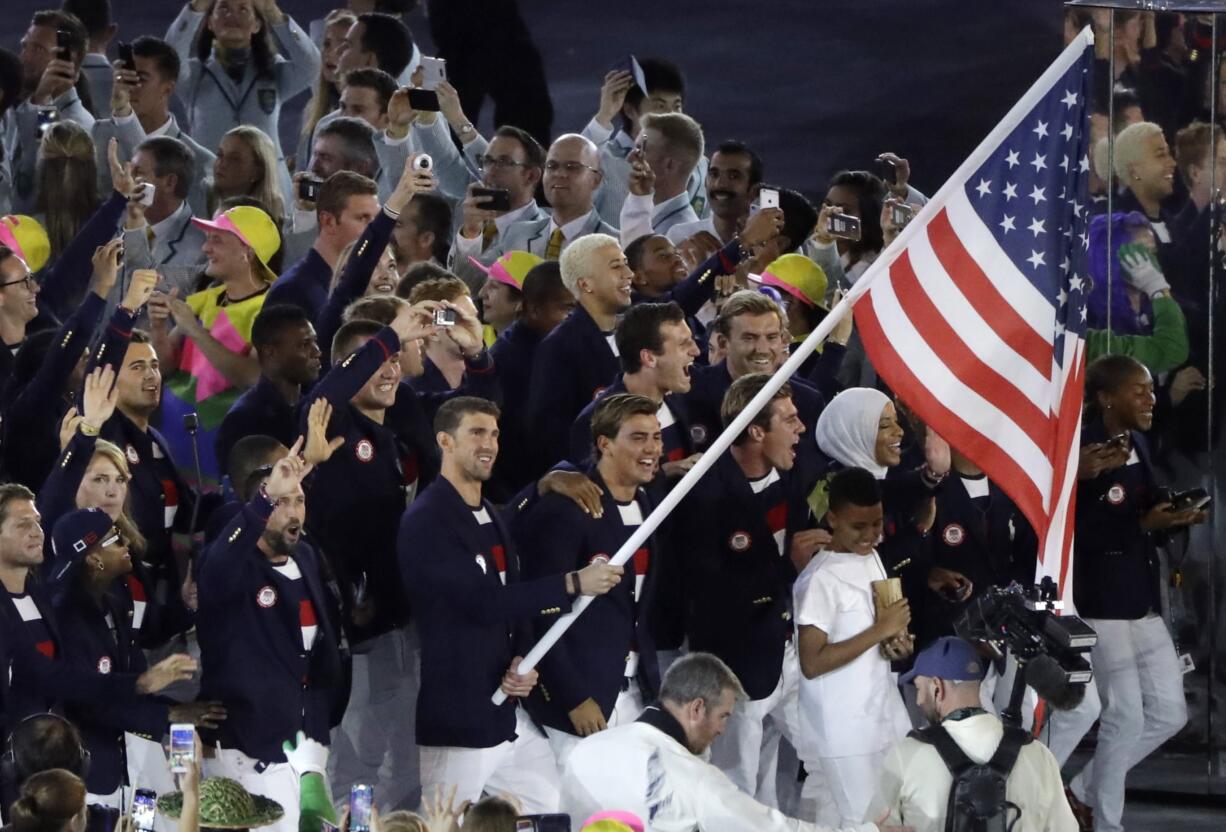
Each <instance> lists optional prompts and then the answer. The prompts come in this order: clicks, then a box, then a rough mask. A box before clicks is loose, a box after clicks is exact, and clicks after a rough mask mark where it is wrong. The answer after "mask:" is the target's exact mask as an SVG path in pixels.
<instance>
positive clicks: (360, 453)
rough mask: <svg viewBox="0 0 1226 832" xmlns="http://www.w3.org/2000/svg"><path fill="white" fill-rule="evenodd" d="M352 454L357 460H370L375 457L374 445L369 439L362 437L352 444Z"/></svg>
mask: <svg viewBox="0 0 1226 832" xmlns="http://www.w3.org/2000/svg"><path fill="white" fill-rule="evenodd" d="M353 454H354V456H356V457H357V458H358V462H370V461H371V460H372V459H374V458H375V446H374V445H373V444H371V441H370V440H369V439H363V440H362V441H361V442H359V443H358V444H357V445H355V446H354V448H353Z"/></svg>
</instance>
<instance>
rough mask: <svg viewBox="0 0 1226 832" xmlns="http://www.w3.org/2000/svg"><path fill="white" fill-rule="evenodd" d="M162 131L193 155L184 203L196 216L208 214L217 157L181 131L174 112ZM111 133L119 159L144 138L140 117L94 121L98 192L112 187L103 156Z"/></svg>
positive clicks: (129, 155) (133, 152) (128, 155)
mask: <svg viewBox="0 0 1226 832" xmlns="http://www.w3.org/2000/svg"><path fill="white" fill-rule="evenodd" d="M163 135H165V136H169V137H170V138H172V139H178V140H179V141H181V142H183V144H185V145H187V149H188V150H190V151H191V152H192V156H193V157H195V160H196V176H195V178H194V179H193V180H192V183H191V187H190V189H189V190H188V192H187V204H188V205H190V206H191V208H192V213H193V214H195V215H196V216H199V217H204V216H208V213H209V211H208V193H209V185H210V184H211V182H212V181H213V162H214V161H216V159H217V157H216V156H214V155H213V152H212V151H210V150H209V149H208V148H206V147H204V146H203V145H201V144H200V143H199V142H197V141H196V140H195V139H193V138H192V137H191V136H189V135H187V134H186V133H184V132H183V131H182V130H181V129H180V128H179V123H178V121H176V120H175V117H174V116H173V115H172V116H171V117H170V127H168V128H167V130H166V132H165V133H164V134H163ZM112 136H113V137H115V138H116V139H118V140H119V158H120V159H121V160H126V159H131V158H132V157H133V156H135V155H136V148H137V146H138V145H139V144H140V143H141V142H143V141H144V140H145V138H146V134H145V128H144V127H142V126H141V123H140V119H137V118H131V119H127V120H125V121H123V122H118V121H115V120H114V119H112V118H104V119H102V120H101V121H98V122H96V123H95V124H94V152H95V153H96V154H97V159H98V193H101V194H105V193H110V190H111V187H112V184H111V166H110V164H108V162H107V157H106V154H107V145H108V144H109V143H110V140H111V137H112Z"/></svg>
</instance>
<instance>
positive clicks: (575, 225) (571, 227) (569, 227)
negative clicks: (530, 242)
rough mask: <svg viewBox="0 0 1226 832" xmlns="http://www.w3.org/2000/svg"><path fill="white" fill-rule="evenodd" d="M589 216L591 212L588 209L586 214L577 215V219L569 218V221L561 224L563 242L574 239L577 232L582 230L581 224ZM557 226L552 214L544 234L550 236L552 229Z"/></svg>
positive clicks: (583, 224)
mask: <svg viewBox="0 0 1226 832" xmlns="http://www.w3.org/2000/svg"><path fill="white" fill-rule="evenodd" d="M591 216H592V212H591V211H588V212H587V213H586V214H584V215H583V216H581V217H579V218H578V219H574V220H571V221H570V222H568V223H566V225H564V226H562V237H563V242H567V243H569V242H570V241H571V240H574V239H575V238H576V237H578V236H579V232H581V231H582V230H583V226H585V225H587V221H588V219H589V218H591ZM557 227H558V223H557V221H556V220H555V219H554V218H553V217H552V216H550V217H549V228H548V229H547V230H546V232H545V236H546V237H552V236H553V232H554V229H555V228H557Z"/></svg>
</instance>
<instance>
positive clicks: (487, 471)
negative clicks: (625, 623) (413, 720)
mask: <svg viewBox="0 0 1226 832" xmlns="http://www.w3.org/2000/svg"><path fill="white" fill-rule="evenodd" d="M498 415H499V413H498V407H497V406H496V405H495V404H494V403H493V402H489V401H486V400H484V399H478V398H476V397H473V396H457V397H455V398H453V399H451V400H450V401H448V402H447V403H445V404H444V405H443V406H442V407H440V408H439V410H438V414H437V415H436V416H435V419H434V428H435V437H436V441H437V443H438V445H439V448H440V449H441V451H442V467H441V470H440V472H439V477H438V479H436V480H435V481H434V482H433V483H432V484H431V485H430V486H429V487H427V488H426V489H425V491H424V492H423V493H422V495H421V497H420V498H419V499H418V500H417V501H416V502H414V503H413V505H412V506H410V507H409V510H408V511H407V512H405V514H404V518H403V520H402V521H401V524H400V535H399V539H398V543H397V553H398V557H399V561H400V570H401V576H402V579H403V583H404V587H405V590H406V591H407V592H408V594H409V596H410V597H411V599H412V601H413V605H414V610H415V613H416V617H417V625H418V628H419V630H420V632H421V642H422V651H421V680H422V684H421V696H420V697H418V699H417V743H418V745H419V746H420V751H421V782H422V787H423V790H424V791H425V793H426V794H430V793H432V792H433V788H432V787H438V786H446V785H448V784H450V785H451V787H452V789H453V790H455V792H456V794H455V796H456V797H457V798H459V799H460V800H461V801H467V800H473V801H475V800H478V799H480V797H481V793H482V791H485V790H489V791H491V792H495V791H505V792H510V793H512V794H514V795H516V796H517V797H518V798H519V799H520V800H521V801H522V803H523V808H524V811H526V812H553V811H556V810H557V804H558V785H557V781H558V772H557V766H556V764H555V762H554V757H553V753H552V751H551V750H550V748H549V744H548V743H547V742H545V740H544V738H543V737H542V736H541V735H540V732H539V731H538V729H537V728H536V727H535V726H533V725H532V723H531V721H530V720H529V719H528V717H527V715H526V714H524V712H523V709H522V708H520V707H518V698H519V697H525V696H527V695H528V694H529V693H530V692H531V691H532V688H533V687H534V686H535V685H536V681H537V673H536V671H531V672H529V673H525V674H520V673H519V672H518V670H517V668H518V666H519V662H520V657H521V656H522V655H523V652H524V651H525V650H526V648H527V647H528V646H529V645H530V643H531V637H530V634H529V632H528V630H527V629H526V625H527V624H528V622H529V621H530V620H531V618H532V617H533V616H537V615H553V614H557V613H558V612H561V611H562V610H563V609H569V608H570V604H571V601H572V599H574V598H576V597H577V596H579V595H600V594H603V593H606V592H608V591H609V590H611V589H613V588H614V587H615V586H616V585H617V584H618V583H619V581H620V580H621V575H622V573H623V569H622V567H620V566H610V565H609V564H608V563H605V562H594V563H592V564H590V565H588V566H586V567H584V568H583V569H580V570H578V571H574V572H566V573H565V574H559V573H555V574H548V575H543V576H542V577H539V578H537V579H535V580H531V581H528V580H522V579H521V577H520V564H519V558H518V556H517V555H516V550H515V546H514V542H513V541H512V539H511V536H510V534H509V533H508V532H507V529H506V527H505V525H504V523H503V520H502V518H501V517H500V516H499V514H498V511H497V509H495V508H494V506H493V504H491V503H490V502H489V501H488V500H486V499H484V498H483V496H482V490H483V485H484V483H485V482H486V481H488V480H489V478H490V475H491V473H492V472H493V470H494V459H495V458H496V457H497V455H498ZM548 499H553V498H548ZM497 679H501V680H502V690H503V691H504V692H505V693H506V694H507V695H508V697H509V698H508V699H507V700H506V701H505V702H503V703H502V704H501V705H494V704H493V703H492V702H491V701H490V686H491V685H492V684H493V683H494V681H495V680H497Z"/></svg>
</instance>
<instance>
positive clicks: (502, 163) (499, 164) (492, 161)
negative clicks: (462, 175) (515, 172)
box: [477, 156, 528, 170]
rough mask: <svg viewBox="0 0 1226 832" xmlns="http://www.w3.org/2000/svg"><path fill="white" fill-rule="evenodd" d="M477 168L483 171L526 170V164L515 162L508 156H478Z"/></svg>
mask: <svg viewBox="0 0 1226 832" xmlns="http://www.w3.org/2000/svg"><path fill="white" fill-rule="evenodd" d="M477 167H479V168H481V169H482V170H485V169H487V168H501V169H503V170H506V169H507V168H526V167H528V163H527V162H517V161H515V160H514V159H512V158H511V157H509V156H478V157H477Z"/></svg>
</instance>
